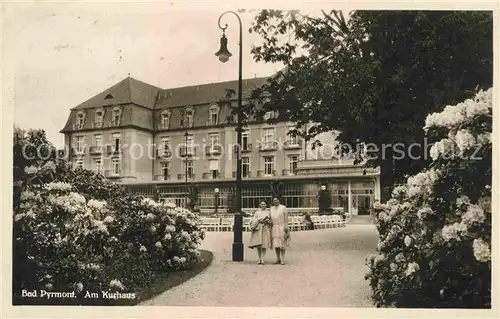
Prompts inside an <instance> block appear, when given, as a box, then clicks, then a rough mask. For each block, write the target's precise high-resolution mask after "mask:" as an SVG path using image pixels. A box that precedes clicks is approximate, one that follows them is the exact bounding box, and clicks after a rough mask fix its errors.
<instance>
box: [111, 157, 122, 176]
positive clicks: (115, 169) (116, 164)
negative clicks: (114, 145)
mask: <svg viewBox="0 0 500 319" xmlns="http://www.w3.org/2000/svg"><path fill="white" fill-rule="evenodd" d="M111 174H113V175H120V159H119V158H116V157H115V158H113V159H112V163H111Z"/></svg>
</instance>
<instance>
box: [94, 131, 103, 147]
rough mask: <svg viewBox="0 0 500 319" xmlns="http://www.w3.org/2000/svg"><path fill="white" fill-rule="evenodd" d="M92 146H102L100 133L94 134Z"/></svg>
mask: <svg viewBox="0 0 500 319" xmlns="http://www.w3.org/2000/svg"><path fill="white" fill-rule="evenodd" d="M94 146H95V147H96V148H100V147H102V135H101V134H96V135H94Z"/></svg>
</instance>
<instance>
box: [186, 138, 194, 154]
mask: <svg viewBox="0 0 500 319" xmlns="http://www.w3.org/2000/svg"><path fill="white" fill-rule="evenodd" d="M186 142H187V143H186V151H187V153H188V154H193V153H194V136H193V135H188V137H187V138H186Z"/></svg>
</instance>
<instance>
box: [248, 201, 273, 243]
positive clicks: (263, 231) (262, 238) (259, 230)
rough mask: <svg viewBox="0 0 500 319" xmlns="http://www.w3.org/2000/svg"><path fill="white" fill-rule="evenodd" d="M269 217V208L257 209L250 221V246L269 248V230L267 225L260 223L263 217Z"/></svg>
mask: <svg viewBox="0 0 500 319" xmlns="http://www.w3.org/2000/svg"><path fill="white" fill-rule="evenodd" d="M266 217H269V210H267V209H265V210H262V209H260V208H259V209H257V210H256V211H255V213H254V214H253V218H252V220H251V221H250V225H249V226H250V230H251V232H252V233H251V234H250V243H249V245H248V247H250V248H271V230H270V228H269V226H267V225H265V224H263V223H260V221H261V220H263V219H264V218H266Z"/></svg>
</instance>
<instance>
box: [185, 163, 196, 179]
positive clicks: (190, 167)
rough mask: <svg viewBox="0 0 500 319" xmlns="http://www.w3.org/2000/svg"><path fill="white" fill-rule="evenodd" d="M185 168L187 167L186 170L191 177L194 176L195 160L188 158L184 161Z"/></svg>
mask: <svg viewBox="0 0 500 319" xmlns="http://www.w3.org/2000/svg"><path fill="white" fill-rule="evenodd" d="M184 165H185V167H184V169H185V172H187V176H188V177H189V178H191V177H193V174H194V171H193V161H192V160H186V161H185V162H184Z"/></svg>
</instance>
